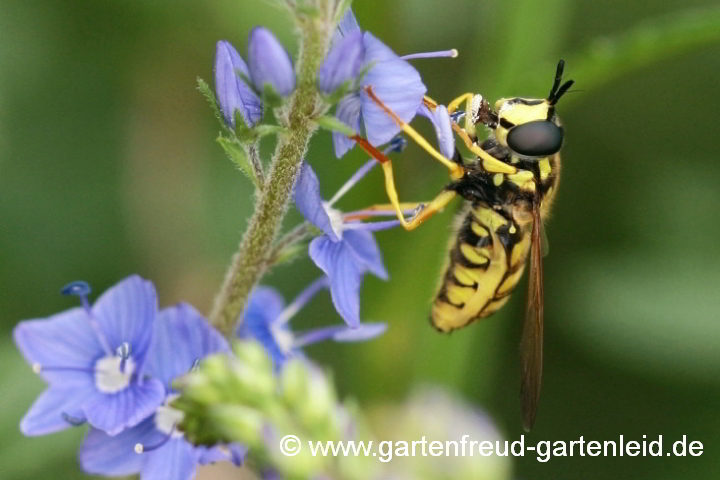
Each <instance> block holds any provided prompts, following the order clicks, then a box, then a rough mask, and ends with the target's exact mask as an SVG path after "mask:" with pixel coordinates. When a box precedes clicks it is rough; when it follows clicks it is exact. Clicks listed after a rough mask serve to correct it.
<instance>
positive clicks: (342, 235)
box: [293, 137, 406, 327]
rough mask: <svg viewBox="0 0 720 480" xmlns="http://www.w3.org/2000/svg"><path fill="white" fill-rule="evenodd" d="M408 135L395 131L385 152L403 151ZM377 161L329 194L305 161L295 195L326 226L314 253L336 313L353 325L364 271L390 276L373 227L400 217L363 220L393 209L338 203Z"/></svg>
mask: <svg viewBox="0 0 720 480" xmlns="http://www.w3.org/2000/svg"><path fill="white" fill-rule="evenodd" d="M405 144H406V142H405V140H404V139H403V138H401V137H396V138H395V139H394V140H393V141H392V142H391V144H390V146H389V147H388V148H387V149H386V150H385V153H386V154H387V153H390V152H393V151H401V150H402V149H403V148H404V147H405ZM375 165H377V161H375V160H369V161H368V162H366V163H365V165H363V166H362V167H360V168H359V169H358V171H357V172H355V174H353V176H352V177H350V179H349V180H348V181H347V182H346V183H345V185H343V186H342V187H341V188H340V190H338V191H337V193H336V194H335V195H334V196H333V197H332V198H331V199H330V200H329V201H327V202H326V201H324V200H323V198H322V196H321V195H320V182H319V181H318V178H317V175H315V172H314V171H313V169H312V168H311V167H310V165H308V164H307V162H306V163H305V164H304V165H303V167H302V170H301V172H300V175H299V177H298V180H297V182H296V183H295V190H294V192H293V197H294V200H295V206H296V207H297V209H298V210H299V211H300V213H302V214H303V216H304V217H305V219H306V220H307V221H308V222H310V223H311V224H313V225H314V226H315V227H317V228H318V229H320V230H321V231H322V232H323V235H321V236H319V237H317V238H315V239H313V240H312V241H311V242H310V258H312V260H313V261H314V262H315V264H316V265H317V266H318V267H319V268H320V269H321V270H322V271H323V272H325V274H326V275H327V276H328V277H329V278H330V294H331V297H332V301H333V304H334V305H335V309H336V310H337V311H338V313H339V314H340V315H341V316H342V317H343V319H344V320H345V322H346V323H347V324H348V325H349V326H350V327H357V326H358V325H360V286H361V284H362V279H363V276H364V275H365V273H367V272H370V273H372V274H374V275H375V276H377V277H379V278H381V279H383V280H387V278H388V273H387V270H385V265H384V264H383V260H382V254H381V253H380V249H379V248H378V245H377V243H376V242H375V238H374V237H373V234H372V232H374V231H379V230H386V229H388V228H393V227H397V226H398V225H400V222H399V221H398V220H388V221H380V222H369V223H365V222H361V221H358V220H356V219H357V218H367V217H372V216H395V212H394V211H391V210H387V211H385V210H382V211H379V210H376V211H358V212H351V213H346V214H344V213H342V212H340V211H339V210H337V209H335V207H334V205H335V204H336V202H337V201H338V200H340V198H341V197H342V196H343V195H345V194H346V193H347V192H348V191H349V190H350V189H351V188H352V187H353V186H354V185H355V184H356V183H357V182H358V181H360V179H362V178H363V177H364V176H365V175H367V173H368V172H369V171H370V170H372V169H373V168H374V167H375Z"/></svg>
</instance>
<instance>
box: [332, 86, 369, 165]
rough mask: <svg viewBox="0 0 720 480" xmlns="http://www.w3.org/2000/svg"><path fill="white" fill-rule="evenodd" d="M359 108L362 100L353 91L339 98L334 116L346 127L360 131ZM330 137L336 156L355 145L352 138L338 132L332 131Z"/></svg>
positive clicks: (338, 156)
mask: <svg viewBox="0 0 720 480" xmlns="http://www.w3.org/2000/svg"><path fill="white" fill-rule="evenodd" d="M361 108H362V100H361V99H360V95H359V94H357V93H353V94H351V95H347V96H346V97H345V98H343V99H342V100H340V102H339V103H338V104H337V108H336V110H335V116H336V117H337V119H338V120H340V121H341V122H343V123H345V124H346V125H347V126H348V127H350V128H352V129H353V130H354V131H356V132H358V133H360V110H361ZM332 138H333V146H334V147H335V156H336V157H337V158H341V157H342V156H343V155H345V154H346V153H347V151H348V150H350V149H351V148H352V147H353V146H354V145H355V141H354V140H351V139H349V138H348V137H347V135H344V134H342V133H340V132H333V134H332Z"/></svg>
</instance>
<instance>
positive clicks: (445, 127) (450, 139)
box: [418, 104, 455, 158]
mask: <svg viewBox="0 0 720 480" xmlns="http://www.w3.org/2000/svg"><path fill="white" fill-rule="evenodd" d="M418 113H419V114H420V115H422V116H424V117H426V118H428V119H429V120H430V121H431V122H432V124H433V127H435V134H436V135H437V140H438V147H439V150H440V153H442V154H443V155H444V156H445V157H447V158H453V157H454V156H455V135H454V134H453V130H452V120H451V119H450V114H449V113H448V111H447V107H445V106H444V105H438V106H437V107H435V110H430V109H429V108H428V107H427V106H426V105H425V104H423V105H422V106H421V107H420V110H418Z"/></svg>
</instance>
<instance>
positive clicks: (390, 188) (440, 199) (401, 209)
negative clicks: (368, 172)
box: [350, 135, 455, 230]
mask: <svg viewBox="0 0 720 480" xmlns="http://www.w3.org/2000/svg"><path fill="white" fill-rule="evenodd" d="M350 138H352V139H353V140H355V142H356V143H357V144H358V145H359V146H360V147H361V148H362V149H363V150H365V151H366V152H367V153H369V154H370V156H371V157H373V158H374V159H375V160H377V161H378V162H380V165H382V168H383V173H384V174H385V191H386V192H387V195H388V199H389V200H390V204H391V206H392V209H394V210H395V214H396V215H397V218H398V220H399V221H400V224H401V225H402V226H403V227H404V228H405V230H414V229H415V228H417V227H418V226H420V224H421V223H423V222H424V221H425V220H427V219H428V218H430V217H431V216H432V215H433V214H435V213H437V212H438V211H440V210H442V209H443V208H444V207H445V205H447V204H448V202H450V200H452V199H453V197H455V192H452V191H443V192H441V193H440V195H438V196H437V197H436V198H435V199H434V200H433V201H431V202H430V203H429V204H428V205H427V206H425V207H424V208H423V209H422V210H420V211H419V212H418V213H417V214H416V215H415V216H414V217H413V218H412V219H411V220H410V221H409V222H408V221H407V220H405V210H408V207H412V209H413V210H414V209H415V208H417V207H419V206H421V205H422V204H408V203H400V200H399V199H398V194H397V190H396V189H395V177H394V175H393V170H392V162H391V161H390V159H389V158H388V157H387V156H386V155H385V154H384V153H382V152H381V151H380V150H378V149H377V148H375V147H373V146H372V145H371V144H370V142H368V141H367V140H365V139H364V138H362V137H360V136H359V135H355V136H353V137H350ZM380 207H385V208H382V210H389V208H387V205H382V206H380ZM370 209H374V208H373V207H370ZM377 209H378V210H380V209H381V208H377Z"/></svg>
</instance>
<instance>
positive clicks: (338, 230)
mask: <svg viewBox="0 0 720 480" xmlns="http://www.w3.org/2000/svg"><path fill="white" fill-rule="evenodd" d="M323 208H325V211H326V212H327V214H328V217H330V226H331V227H332V229H333V232H335V235H337V236H338V238H342V232H343V213H342V212H341V211H340V210H337V209H335V208H333V207H331V206H330V204H329V203H328V202H323Z"/></svg>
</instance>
